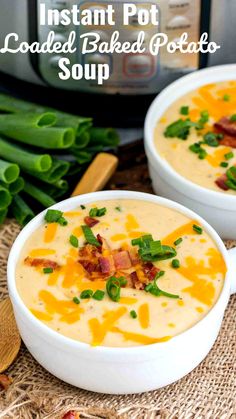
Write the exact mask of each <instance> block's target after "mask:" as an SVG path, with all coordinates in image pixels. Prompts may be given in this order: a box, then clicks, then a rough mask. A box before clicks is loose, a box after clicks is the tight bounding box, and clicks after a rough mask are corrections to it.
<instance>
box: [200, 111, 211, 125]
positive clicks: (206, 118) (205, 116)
mask: <svg viewBox="0 0 236 419" xmlns="http://www.w3.org/2000/svg"><path fill="white" fill-rule="evenodd" d="M200 115H201V118H200V119H199V122H200V123H203V124H205V123H206V122H208V121H209V112H208V111H202V112H201V113H200Z"/></svg>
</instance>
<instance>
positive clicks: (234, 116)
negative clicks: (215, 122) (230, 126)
mask: <svg viewBox="0 0 236 419" xmlns="http://www.w3.org/2000/svg"><path fill="white" fill-rule="evenodd" d="M230 122H236V113H234V114H233V115H232V116H231V117H230Z"/></svg>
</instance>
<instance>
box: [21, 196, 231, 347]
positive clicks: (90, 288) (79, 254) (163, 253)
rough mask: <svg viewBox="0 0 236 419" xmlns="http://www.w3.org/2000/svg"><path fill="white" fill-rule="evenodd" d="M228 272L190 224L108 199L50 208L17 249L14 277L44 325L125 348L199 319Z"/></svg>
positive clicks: (153, 207)
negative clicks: (71, 208) (67, 208)
mask: <svg viewBox="0 0 236 419" xmlns="http://www.w3.org/2000/svg"><path fill="white" fill-rule="evenodd" d="M225 271H226V267H225V263H224V260H223V258H222V256H221V254H220V253H219V251H218V249H217V247H216V245H215V243H214V241H213V240H212V239H211V238H210V237H209V235H208V234H207V233H206V232H205V231H204V229H203V228H202V227H201V225H200V224H199V223H198V222H197V221H195V220H191V219H189V218H187V217H186V216H185V215H183V214H181V213H179V212H177V211H174V210H171V209H168V208H166V207H163V206H160V205H157V204H154V203H149V202H145V201H140V200H119V201H115V200H109V201H103V202H97V203H95V204H88V205H86V206H83V205H82V206H81V207H79V208H77V209H76V210H74V211H72V212H64V213H62V212H60V211H56V210H48V212H47V214H46V216H45V223H44V224H43V225H42V226H41V227H40V228H38V229H37V230H36V231H35V232H34V234H32V236H31V237H30V239H29V240H28V241H27V242H26V244H25V246H24V248H23V251H22V254H21V257H20V259H19V261H18V265H17V271H16V281H17V288H18V291H19V293H20V296H21V298H22V299H23V301H24V303H25V305H26V306H27V307H28V309H29V310H30V311H31V312H32V313H33V315H34V316H35V317H37V318H38V319H39V320H41V321H42V322H43V323H45V324H46V325H47V326H48V327H50V328H52V329H54V330H56V331H57V332H59V333H61V334H63V335H65V336H68V337H70V338H72V339H76V340H78V341H81V342H87V343H89V344H91V345H103V346H120V347H122V346H123V347H124V346H135V345H136V346H137V345H145V344H151V343H156V342H163V341H167V340H169V339H171V338H172V337H173V336H175V335H177V334H179V333H181V332H183V331H184V330H186V329H188V328H189V327H191V326H192V325H194V324H195V323H196V322H198V321H199V320H200V319H201V318H202V317H204V316H205V315H206V313H207V312H208V311H209V310H210V309H211V307H212V306H213V305H214V304H215V302H216V300H217V299H218V297H219V294H220V292H221V289H222V286H223V282H224V277H225Z"/></svg>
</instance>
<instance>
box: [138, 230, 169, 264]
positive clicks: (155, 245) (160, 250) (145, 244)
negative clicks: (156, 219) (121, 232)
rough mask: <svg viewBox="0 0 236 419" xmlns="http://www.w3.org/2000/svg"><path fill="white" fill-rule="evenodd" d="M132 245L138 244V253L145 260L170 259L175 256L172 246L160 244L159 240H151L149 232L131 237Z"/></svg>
mask: <svg viewBox="0 0 236 419" xmlns="http://www.w3.org/2000/svg"><path fill="white" fill-rule="evenodd" d="M131 244H132V245H133V246H139V250H138V254H139V256H140V258H141V259H142V260H144V261H146V262H154V261H158V260H165V259H170V258H172V257H174V256H176V250H175V249H174V248H173V247H170V246H165V245H162V244H161V241H160V240H153V237H152V235H151V234H147V235H145V236H142V237H139V238H138V239H133V240H132V241H131Z"/></svg>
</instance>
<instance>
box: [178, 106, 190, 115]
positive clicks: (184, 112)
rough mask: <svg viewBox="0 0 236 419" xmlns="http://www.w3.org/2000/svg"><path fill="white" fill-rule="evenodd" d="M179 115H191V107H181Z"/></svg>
mask: <svg viewBox="0 0 236 419" xmlns="http://www.w3.org/2000/svg"><path fill="white" fill-rule="evenodd" d="M179 113H180V114H181V115H188V114H189V106H181V108H180V111H179Z"/></svg>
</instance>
